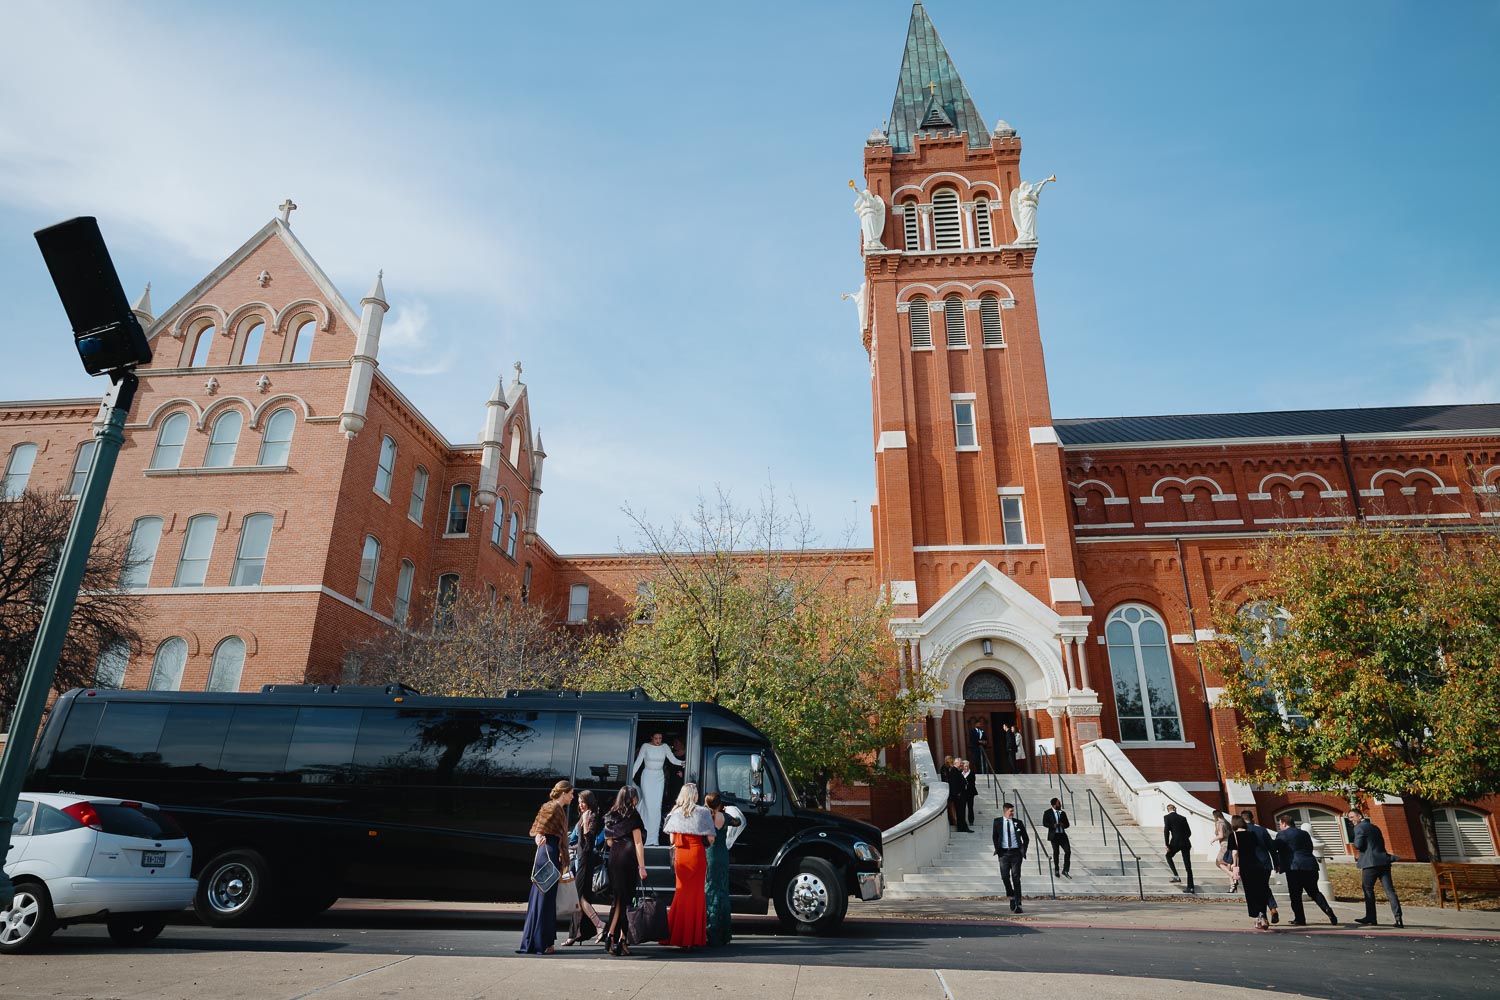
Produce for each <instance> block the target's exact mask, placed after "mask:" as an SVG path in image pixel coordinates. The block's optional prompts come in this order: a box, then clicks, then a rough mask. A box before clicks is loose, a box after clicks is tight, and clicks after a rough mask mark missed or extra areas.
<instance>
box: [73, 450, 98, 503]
mask: <svg viewBox="0 0 1500 1000" xmlns="http://www.w3.org/2000/svg"><path fill="white" fill-rule="evenodd" d="M98 451H99V442H98V441H95V440H92V439H90V440H88V441H85V442H83V443H82V444H80V445H79V446H78V450H77V451H76V452H74V454H73V471H72V472H71V473H69V474H68V496H70V497H77V496H82V495H83V484H84V481H85V480H87V479H88V477H89V470H90V469H92V468H93V467H94V456H95V455H96V454H98Z"/></svg>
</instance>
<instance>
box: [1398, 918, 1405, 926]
mask: <svg viewBox="0 0 1500 1000" xmlns="http://www.w3.org/2000/svg"><path fill="white" fill-rule="evenodd" d="M1396 926H1397V927H1405V926H1406V921H1405V920H1402V919H1401V918H1400V917H1397V918H1396Z"/></svg>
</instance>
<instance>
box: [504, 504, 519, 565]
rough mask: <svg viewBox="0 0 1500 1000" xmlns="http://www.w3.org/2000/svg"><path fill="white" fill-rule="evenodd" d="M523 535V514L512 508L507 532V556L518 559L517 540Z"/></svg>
mask: <svg viewBox="0 0 1500 1000" xmlns="http://www.w3.org/2000/svg"><path fill="white" fill-rule="evenodd" d="M520 534H521V512H520V511H519V510H516V509H514V508H512V510H511V512H510V524H509V526H508V527H507V528H506V531H505V554H506V555H508V556H510V557H511V558H512V559H514V558H515V557H516V539H517V538H518V537H519V536H520Z"/></svg>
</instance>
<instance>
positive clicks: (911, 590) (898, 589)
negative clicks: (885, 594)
mask: <svg viewBox="0 0 1500 1000" xmlns="http://www.w3.org/2000/svg"><path fill="white" fill-rule="evenodd" d="M891 603H892V604H916V603H917V581H915V580H892V581H891Z"/></svg>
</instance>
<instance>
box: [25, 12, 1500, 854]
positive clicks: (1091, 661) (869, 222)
mask: <svg viewBox="0 0 1500 1000" xmlns="http://www.w3.org/2000/svg"><path fill="white" fill-rule="evenodd" d="M864 163H865V179H864V190H863V191H862V192H861V193H860V195H859V196H858V202H859V204H858V206H857V207H858V209H859V211H860V216H861V220H860V221H861V227H862V242H861V247H862V250H861V256H862V263H863V268H864V285H863V288H862V291H861V293H860V294H859V296H858V297H857V304H858V306H859V315H860V332H861V336H862V339H863V346H864V348H865V350H866V352H867V355H868V364H869V370H870V390H871V404H872V407H871V430H870V447H871V449H872V452H873V456H874V463H875V480H876V486H877V503H876V505H875V506H874V508H873V510H872V515H873V519H874V548H873V550H849V551H837V552H827V553H823V554H821V555H820V558H823V559H826V560H827V561H830V562H832V563H835V564H837V565H838V566H839V567H840V568H841V573H842V576H843V577H845V578H846V581H847V582H848V583H849V584H850V585H852V586H861V587H868V588H869V589H870V591H871V592H872V593H874V592H875V591H877V590H880V591H884V592H885V593H887V594H889V595H890V597H891V599H892V600H893V602H894V603H895V605H896V616H895V617H894V619H893V620H892V623H891V627H892V629H893V631H894V633H895V635H896V637H897V639H898V640H899V642H900V644H901V646H902V649H903V655H904V656H905V657H907V658H908V659H909V660H910V661H911V662H921V663H922V664H924V665H925V666H927V667H928V668H929V669H932V670H934V671H935V672H936V673H937V675H938V676H939V677H940V678H941V681H942V683H943V688H944V689H943V693H942V695H941V697H940V699H939V700H938V701H937V703H935V704H934V705H933V706H932V708H931V713H930V718H929V721H928V735H929V739H930V742H931V744H932V748H933V751H934V753H935V754H938V755H941V754H943V753H945V752H949V753H951V752H955V749H956V748H961V747H962V746H963V740H962V733H963V728H964V725H965V720H967V719H970V718H973V717H975V716H978V717H981V718H984V719H985V720H986V721H988V722H990V723H991V724H992V725H993V724H997V723H1000V722H1011V723H1013V724H1015V725H1017V726H1018V727H1019V728H1020V729H1021V730H1022V732H1023V733H1024V734H1025V736H1026V738H1027V740H1028V743H1030V744H1032V745H1034V744H1035V743H1036V741H1044V743H1045V741H1051V745H1052V746H1054V747H1055V749H1056V753H1057V754H1058V756H1059V759H1060V760H1061V761H1062V763H1063V764H1064V766H1065V767H1067V768H1068V769H1071V770H1081V769H1082V757H1081V750H1080V748H1081V746H1082V745H1083V744H1084V743H1087V742H1089V741H1092V740H1095V739H1098V738H1101V737H1104V738H1108V739H1110V740H1114V741H1117V742H1118V744H1119V746H1120V748H1122V749H1123V750H1124V752H1125V754H1126V755H1127V756H1128V757H1129V759H1130V761H1131V762H1132V763H1134V764H1135V766H1136V767H1137V768H1139V770H1140V771H1141V772H1142V774H1144V775H1145V777H1146V778H1147V779H1149V780H1153V781H1155V780H1168V779H1170V780H1175V781H1178V782H1180V783H1181V784H1182V785H1183V786H1184V787H1185V788H1186V789H1188V790H1189V791H1192V792H1194V793H1195V794H1198V795H1199V796H1200V797H1201V798H1203V799H1204V800H1205V801H1207V802H1209V803H1211V804H1213V805H1218V804H1220V803H1221V802H1223V801H1226V800H1227V801H1230V802H1233V803H1235V804H1236V805H1238V804H1240V803H1253V804H1254V807H1255V808H1257V809H1258V810H1259V812H1260V813H1261V814H1262V815H1263V816H1270V815H1272V814H1279V813H1281V812H1283V811H1287V810H1296V811H1298V812H1299V813H1300V814H1301V815H1302V817H1303V819H1304V820H1306V821H1308V822H1311V823H1313V824H1314V826H1315V828H1319V829H1321V830H1322V831H1324V832H1323V833H1322V836H1323V837H1324V839H1329V838H1330V837H1338V836H1339V831H1340V830H1341V824H1339V823H1338V822H1337V820H1336V819H1335V817H1334V814H1333V811H1334V810H1337V809H1338V808H1340V803H1339V801H1338V800H1337V799H1335V798H1333V797H1329V796H1320V795H1307V794H1292V795H1278V794H1275V793H1272V792H1270V791H1267V790H1263V789H1256V788H1248V787H1246V786H1243V785H1240V784H1238V783H1236V782H1235V781H1233V780H1232V776H1233V775H1234V774H1236V773H1238V771H1239V769H1240V766H1241V763H1242V757H1241V752H1240V750H1239V748H1238V744H1237V741H1236V738H1235V733H1234V728H1235V718H1234V715H1233V713H1232V712H1231V711H1228V710H1225V709H1223V708H1220V707H1218V705H1217V697H1218V694H1219V692H1220V685H1221V681H1220V679H1219V678H1218V677H1216V676H1215V675H1213V674H1212V673H1211V672H1209V671H1208V670H1207V668H1206V667H1205V665H1204V664H1203V662H1202V661H1201V660H1200V658H1199V655H1198V652H1197V643H1198V642H1200V641H1202V640H1204V639H1206V638H1208V637H1209V636H1210V635H1211V633H1209V632H1208V631H1206V624H1207V618H1208V610H1209V607H1210V605H1211V604H1212V603H1213V602H1215V601H1231V602H1232V601H1233V600H1234V599H1235V596H1236V594H1238V593H1239V592H1240V591H1241V590H1242V588H1244V587H1245V586H1246V585H1247V584H1250V583H1252V582H1254V579H1255V577H1254V571H1253V570H1252V569H1251V567H1250V565H1249V560H1248V556H1249V553H1250V551H1251V550H1252V548H1253V547H1254V545H1255V543H1256V539H1257V537H1259V536H1261V535H1262V534H1263V533H1264V532H1266V531H1268V530H1271V529H1274V528H1277V527H1284V526H1288V525H1304V526H1310V527H1314V528H1315V527H1316V526H1318V525H1321V524H1327V525H1329V526H1333V525H1337V524H1339V523H1342V522H1345V521H1347V520H1348V519H1350V518H1357V519H1363V520H1367V521H1376V522H1382V523H1397V524H1412V525H1421V526H1423V527H1424V528H1427V529H1430V530H1452V531H1462V530H1471V529H1475V528H1478V527H1480V526H1481V525H1484V524H1486V523H1488V521H1487V519H1488V518H1490V517H1492V516H1494V514H1495V513H1496V512H1495V511H1494V510H1493V509H1491V506H1490V505H1489V504H1487V503H1486V502H1485V501H1486V498H1487V497H1488V496H1489V495H1491V494H1493V493H1495V492H1496V490H1497V488H1500V404H1495V405H1473V406H1422V407H1392V408H1377V409H1354V410H1307V411H1296V412H1273V413H1220V414H1184V415H1167V416H1143V417H1124V418H1098V419H1088V418H1084V419H1078V418H1059V417H1057V416H1055V415H1054V414H1053V412H1052V407H1051V404H1050V402H1049V400H1048V382H1047V371H1046V363H1045V359H1044V355H1043V340H1042V332H1041V325H1040V322H1039V318H1038V304H1037V302H1036V297H1035V294H1034V287H1033V282H1032V273H1033V268H1034V267H1035V266H1036V263H1037V254H1038V249H1039V242H1038V239H1037V215H1038V201H1039V199H1040V198H1041V197H1042V195H1043V192H1044V190H1045V189H1044V188H1043V187H1042V185H1043V184H1044V183H1045V182H1044V181H1043V180H1042V179H1041V178H1038V177H1037V176H1036V174H1035V173H1034V172H1032V173H1027V172H1026V170H1025V169H1024V168H1023V164H1022V162H1021V138H1020V136H1019V135H1018V134H1017V132H1016V130H1015V129H1013V128H1011V127H1010V126H1009V125H1007V124H1006V122H1004V121H996V122H995V123H994V125H993V127H991V126H989V125H987V124H986V121H985V119H984V118H982V117H981V116H980V114H979V111H978V109H977V107H976V106H975V103H974V100H973V98H972V97H971V95H970V94H969V92H968V90H967V88H966V87H965V86H964V82H963V80H962V78H961V77H960V76H959V73H958V70H957V69H956V67H955V66H954V64H953V62H952V60H951V59H950V58H949V55H948V53H947V50H946V49H945V48H944V46H943V43H942V41H941V40H940V39H939V37H938V34H937V32H936V30H935V28H934V27H933V25H932V22H931V21H930V20H929V18H928V16H927V13H926V11H925V9H924V8H923V7H922V5H921V4H920V3H917V4H916V5H914V7H913V10H912V15H911V22H910V26H909V29H908V34H907V39H906V45H905V49H904V53H903V56H902V59H901V64H900V70H899V74H898V78H897V86H896V96H895V101H894V104H893V106H892V108H891V111H890V116H889V120H888V123H887V125H886V127H885V128H884V129H881V130H877V131H875V132H874V133H872V134H870V136H869V137H868V138H867V139H866V140H865V143H864ZM294 207H295V206H293V205H291V203H290V202H288V203H287V204H286V205H284V206H283V207H282V212H281V214H280V215H279V216H278V217H277V218H274V219H272V220H271V221H270V222H268V223H266V225H265V226H264V227H262V228H261V229H260V230H259V231H258V232H256V233H255V234H254V235H252V236H251V237H250V238H249V239H248V240H247V241H246V242H245V243H244V244H243V245H242V246H241V247H240V248H239V249H237V250H235V251H234V252H233V253H232V254H230V255H229V256H228V257H227V258H226V259H225V260H224V262H223V263H222V264H220V265H219V266H218V267H217V268H215V269H214V270H213V271H211V272H210V273H209V274H208V275H206V276H205V277H204V278H203V280H202V281H200V282H199V283H198V284H197V285H196V286H194V287H193V288H191V289H188V290H187V291H186V292H185V293H184V294H183V295H182V296H181V297H180V298H179V299H178V300H177V301H176V302H175V303H174V304H172V305H171V306H169V307H167V308H166V309H165V310H163V311H162V312H160V313H155V312H153V308H152V304H151V300H150V295H149V289H148V292H147V294H145V295H143V296H142V298H141V300H140V301H139V302H138V303H137V307H136V309H137V314H138V315H139V317H140V319H141V322H142V324H143V325H144V326H145V328H146V330H147V333H148V336H149V337H150V339H151V344H152V348H153V351H154V352H155V360H154V361H153V362H152V363H151V364H150V365H149V366H147V367H145V368H143V369H142V371H141V381H142V387H141V392H140V395H139V397H138V398H137V401H136V404H135V410H134V412H133V414H132V417H131V422H130V425H129V427H128V428H127V432H126V433H127V441H126V445H125V448H124V451H123V452H122V454H121V456H120V461H119V465H118V468H117V470H116V472H115V478H114V482H113V486H112V488H111V506H112V508H113V511H114V517H116V518H117V519H122V520H123V522H124V523H126V524H128V525H130V529H131V532H132V548H133V551H134V552H135V553H136V554H137V555H139V556H141V557H142V558H143V560H144V562H143V565H142V567H141V568H139V569H137V570H136V571H134V572H133V573H132V574H131V578H130V579H128V580H124V581H122V585H124V586H129V587H131V588H134V589H136V590H138V591H139V593H140V594H141V595H142V597H143V598H144V600H145V603H146V606H147V609H148V613H149V621H148V623H147V625H146V630H147V634H148V636H149V639H148V642H147V644H146V648H144V649H139V650H128V649H107V650H103V651H101V655H100V661H99V674H100V683H119V684H123V685H124V686H127V687H147V686H151V687H170V688H182V689H184V690H188V689H198V690H202V689H205V688H207V689H210V690H235V689H242V690H253V689H255V688H257V687H258V686H259V685H261V684H263V683H267V682H273V681H275V682H288V681H301V680H303V679H307V680H317V681H337V680H339V679H340V678H342V677H344V676H346V670H349V669H350V666H349V665H348V664H346V663H345V662H344V656H345V652H346V651H347V650H349V649H350V648H351V647H352V646H354V645H356V644H357V643H359V642H360V641H363V640H364V639H365V638H367V637H368V636H369V635H371V634H372V633H373V632H374V631H376V630H379V629H390V628H399V627H402V625H403V623H404V622H406V621H407V620H408V619H409V618H412V617H414V616H416V615H418V614H419V613H420V610H421V608H420V605H421V602H422V601H424V600H430V599H433V597H435V596H436V595H440V594H443V593H445V592H449V591H453V590H457V589H460V588H462V589H471V590H472V589H480V590H485V591H488V592H490V593H492V594H501V595H507V596H512V597H514V598H515V599H517V600H522V601H543V602H545V603H546V604H547V605H548V606H549V607H552V608H555V609H557V613H558V616H559V619H560V620H561V621H564V622H567V621H572V622H578V621H583V620H587V619H589V618H594V617H599V616H611V615H619V614H621V613H623V612H624V611H625V610H626V609H628V608H629V607H630V606H631V604H632V603H633V602H634V600H635V597H636V592H637V591H636V588H637V586H638V584H640V583H641V582H642V580H643V578H644V577H645V575H646V574H647V573H648V571H649V565H650V564H649V562H648V561H647V560H646V559H645V558H644V557H634V556H629V555H578V556H568V555H559V554H558V553H556V552H554V551H553V550H552V548H551V547H550V546H548V544H547V543H546V541H545V540H544V539H543V538H542V536H541V535H540V534H539V532H538V524H539V510H540V506H541V501H542V496H543V461H544V459H545V457H546V452H545V450H544V448H543V445H542V438H541V434H540V433H539V431H538V430H537V426H536V422H535V420H534V418H533V412H532V400H531V397H530V390H529V387H528V386H527V385H526V383H525V382H524V381H523V379H522V370H521V366H520V365H516V366H515V369H514V371H513V373H506V374H505V376H504V377H502V378H500V379H499V380H498V382H497V385H496V388H495V390H494V392H493V394H492V395H491V396H490V398H489V399H488V400H478V399H476V400H475V401H474V422H475V424H476V425H478V426H482V428H483V430H482V432H481V438H480V440H478V441H454V440H450V439H449V437H448V436H446V435H445V434H444V433H443V432H442V431H440V430H439V429H438V428H436V427H435V426H433V425H432V423H431V422H430V421H429V420H428V419H427V418H426V417H424V416H423V414H422V413H421V411H420V410H419V409H418V408H417V407H416V406H415V405H414V404H413V403H412V402H411V401H410V400H409V399H407V397H406V396H404V395H403V394H402V392H401V390H400V389H399V387H398V386H397V385H396V384H395V382H394V381H393V380H392V379H391V378H390V377H389V376H388V375H387V374H386V373H385V372H384V371H382V370H381V368H380V363H379V344H380V332H381V321H382V318H383V316H384V314H385V312H386V311H387V309H388V308H389V306H388V302H387V297H386V292H385V289H384V284H383V280H382V279H381V278H379V277H376V278H375V279H374V280H373V282H372V287H371V289H370V291H369V293H368V294H367V295H365V296H364V297H363V298H362V299H361V300H360V302H359V307H358V308H357V309H356V308H355V307H353V306H351V305H350V304H348V303H347V302H346V300H345V299H344V298H343V296H342V294H341V293H340V292H339V290H338V289H337V288H335V287H334V285H333V283H332V282H331V281H329V279H328V278H327V276H326V275H325V274H324V272H323V271H322V269H321V268H320V267H319V266H318V264H317V262H316V261H315V260H314V259H313V257H312V255H311V254H310V253H309V252H308V250H307V249H306V248H305V247H303V245H302V244H301V243H300V242H299V241H298V240H297V237H296V236H295V234H294V233H293V229H292V223H291V218H290V216H291V210H292V209H293V208H294ZM96 408H97V401H95V400H92V399H39V400H22V401H13V402H5V403H0V460H3V461H4V462H5V468H4V480H3V489H4V492H5V494H6V495H13V494H14V493H17V492H19V491H20V490H22V489H25V488H27V487H33V488H42V489H48V490H61V491H63V492H65V493H68V492H76V484H78V483H80V482H81V476H80V473H81V471H83V470H86V469H87V465H88V462H89V461H90V459H91V455H92V444H91V440H92V439H91V436H90V425H91V422H92V421H93V419H94V418H95V416H96ZM559 460H561V461H567V457H566V456H559ZM957 752H959V753H962V750H957ZM851 794H853V795H855V796H858V795H861V794H868V790H866V789H854V790H851ZM846 806H847V807H848V808H849V809H850V811H853V812H856V813H862V814H865V815H869V816H872V817H873V818H874V819H876V820H877V821H885V820H888V819H889V816H888V815H887V810H886V809H884V808H881V804H880V803H878V802H869V801H867V800H860V799H858V798H856V799H855V800H853V801H849V802H847V803H846ZM1495 806H1496V802H1494V801H1489V802H1485V803H1479V804H1473V803H1469V804H1464V803H1455V804H1452V805H1451V806H1450V807H1449V808H1447V809H1445V810H1444V811H1443V812H1442V813H1441V815H1440V828H1439V834H1440V836H1442V837H1445V838H1446V840H1447V841H1451V843H1452V844H1454V845H1455V846H1456V847H1457V850H1456V851H1455V852H1453V853H1454V854H1456V855H1458V856H1484V855H1493V854H1494V853H1495V846H1494V845H1495V841H1496V839H1497V838H1496V828H1495V820H1494V817H1493V815H1492V810H1493V809H1494V808H1495ZM1373 812H1374V816H1375V819H1376V821H1377V822H1378V823H1379V824H1380V825H1381V826H1383V827H1385V828H1386V830H1387V832H1388V836H1389V837H1390V838H1391V841H1392V843H1391V847H1392V849H1393V850H1395V851H1396V852H1397V853H1399V854H1402V855H1404V856H1407V857H1413V856H1420V855H1421V854H1422V850H1421V849H1420V837H1419V836H1417V837H1415V838H1414V836H1413V833H1414V831H1415V830H1416V826H1415V822H1414V818H1411V817H1408V816H1407V815H1406V809H1405V806H1404V804H1403V803H1400V802H1399V801H1390V800H1388V801H1386V802H1385V803H1380V804H1376V805H1375V806H1374V810H1373ZM1447 854H1448V851H1447V844H1446V843H1445V855H1447ZM1450 856H1452V855H1450Z"/></svg>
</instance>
